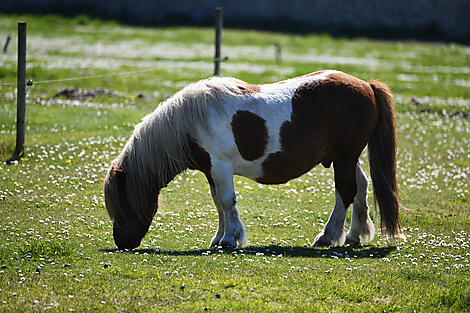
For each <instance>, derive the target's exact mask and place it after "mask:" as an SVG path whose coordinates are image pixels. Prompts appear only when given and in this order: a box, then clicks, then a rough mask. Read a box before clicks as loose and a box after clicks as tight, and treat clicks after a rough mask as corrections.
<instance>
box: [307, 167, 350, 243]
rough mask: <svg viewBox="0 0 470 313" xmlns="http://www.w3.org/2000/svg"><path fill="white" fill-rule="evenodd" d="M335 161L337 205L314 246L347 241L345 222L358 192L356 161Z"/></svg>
mask: <svg viewBox="0 0 470 313" xmlns="http://www.w3.org/2000/svg"><path fill="white" fill-rule="evenodd" d="M352 164H354V165H353V166H351V165H350V164H345V165H342V164H338V163H334V168H335V187H336V188H335V207H334V209H333V212H331V215H330V217H329V219H328V222H327V223H326V225H325V228H324V229H323V231H321V232H320V233H319V234H318V236H317V237H316V238H315V242H314V246H316V247H329V246H341V245H343V244H344V241H345V237H346V236H345V232H344V222H345V220H346V212H347V210H348V207H349V205H350V204H351V202H352V201H353V199H354V196H355V194H356V180H355V173H354V171H355V163H352Z"/></svg>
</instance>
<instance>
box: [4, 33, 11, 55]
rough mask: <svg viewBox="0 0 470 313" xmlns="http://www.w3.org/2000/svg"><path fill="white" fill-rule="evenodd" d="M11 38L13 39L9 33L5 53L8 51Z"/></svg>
mask: <svg viewBox="0 0 470 313" xmlns="http://www.w3.org/2000/svg"><path fill="white" fill-rule="evenodd" d="M10 40H11V36H10V35H8V37H7V40H6V41H5V44H4V45H3V53H7V51H8V45H9V44H10Z"/></svg>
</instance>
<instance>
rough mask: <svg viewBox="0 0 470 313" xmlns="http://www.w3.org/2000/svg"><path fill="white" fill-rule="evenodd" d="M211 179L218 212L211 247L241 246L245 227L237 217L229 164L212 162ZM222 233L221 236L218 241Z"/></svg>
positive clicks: (244, 236)
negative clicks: (217, 225)
mask: <svg viewBox="0 0 470 313" xmlns="http://www.w3.org/2000/svg"><path fill="white" fill-rule="evenodd" d="M211 178H212V180H213V183H214V191H212V196H213V197H214V202H215V204H216V206H217V208H218V211H219V229H218V231H217V234H216V235H215V237H214V238H213V239H212V242H211V245H212V246H216V245H220V246H223V247H229V248H236V247H238V246H242V245H243V243H244V242H245V238H246V234H245V227H244V226H243V223H242V221H241V220H240V217H239V215H238V210H237V205H236V196H235V190H234V186H233V171H232V167H231V164H228V163H224V162H217V161H215V160H213V161H212V169H211ZM219 208H221V209H222V210H220V209H219ZM221 223H224V224H223V226H221V225H220V224H221ZM222 231H223V236H222V237H221V238H220V240H218V237H219V236H220V235H221V232H222ZM217 241H218V242H217Z"/></svg>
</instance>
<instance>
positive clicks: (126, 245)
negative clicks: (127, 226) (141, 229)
mask: <svg viewBox="0 0 470 313" xmlns="http://www.w3.org/2000/svg"><path fill="white" fill-rule="evenodd" d="M144 235H145V234H144ZM113 237H114V243H115V244H116V246H117V247H118V249H134V248H137V247H138V246H140V243H141V242H142V238H144V236H139V235H136V234H132V232H127V231H125V230H122V229H119V228H118V227H116V224H114V225H113Z"/></svg>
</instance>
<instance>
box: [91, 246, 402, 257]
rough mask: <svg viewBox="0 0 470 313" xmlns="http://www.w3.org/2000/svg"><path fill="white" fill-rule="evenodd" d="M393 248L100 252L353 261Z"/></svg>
mask: <svg viewBox="0 0 470 313" xmlns="http://www.w3.org/2000/svg"><path fill="white" fill-rule="evenodd" d="M396 249H397V248H396V247H395V246H386V247H377V246H372V245H363V246H359V247H352V246H346V247H332V248H315V247H305V246H304V247H299V246H280V245H269V246H249V247H247V248H237V249H227V248H212V249H194V250H160V249H154V248H147V249H133V250H118V249H102V250H100V251H102V252H113V253H114V252H122V253H138V254H143V253H146V254H153V255H172V256H208V255H214V254H221V253H222V254H232V255H234V256H237V255H254V256H283V257H294V258H295V257H302V258H325V257H330V258H341V259H346V258H355V259H364V258H370V259H380V258H384V257H386V256H387V255H389V254H390V253H391V252H393V251H395V250H396Z"/></svg>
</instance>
